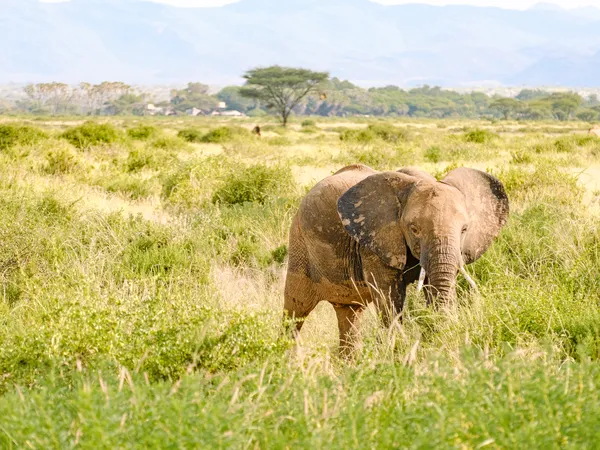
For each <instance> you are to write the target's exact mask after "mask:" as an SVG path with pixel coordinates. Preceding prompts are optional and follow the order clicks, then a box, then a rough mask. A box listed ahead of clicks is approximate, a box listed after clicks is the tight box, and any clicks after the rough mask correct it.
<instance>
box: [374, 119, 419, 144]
mask: <svg viewBox="0 0 600 450" xmlns="http://www.w3.org/2000/svg"><path fill="white" fill-rule="evenodd" d="M367 129H368V130H369V131H370V132H371V133H373V134H374V135H375V136H377V137H378V138H380V139H382V140H384V141H385V142H388V143H390V144H397V143H399V142H402V141H406V140H408V138H409V133H408V130H405V129H402V128H398V127H395V126H393V125H388V124H373V125H369V127H368V128H367Z"/></svg>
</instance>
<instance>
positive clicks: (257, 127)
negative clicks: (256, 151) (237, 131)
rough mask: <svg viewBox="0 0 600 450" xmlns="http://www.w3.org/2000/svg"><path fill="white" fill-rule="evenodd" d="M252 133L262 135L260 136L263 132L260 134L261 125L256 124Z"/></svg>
mask: <svg viewBox="0 0 600 450" xmlns="http://www.w3.org/2000/svg"><path fill="white" fill-rule="evenodd" d="M252 133H254V134H255V135H257V136H258V137H260V136H261V134H260V127H259V126H258V125H256V126H255V127H254V129H253V130H252Z"/></svg>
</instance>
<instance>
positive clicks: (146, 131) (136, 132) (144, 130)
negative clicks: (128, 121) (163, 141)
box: [127, 125, 158, 141]
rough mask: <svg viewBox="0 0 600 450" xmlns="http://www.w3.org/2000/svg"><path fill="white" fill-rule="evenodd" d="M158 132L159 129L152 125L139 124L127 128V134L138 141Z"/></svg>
mask: <svg viewBox="0 0 600 450" xmlns="http://www.w3.org/2000/svg"><path fill="white" fill-rule="evenodd" d="M157 134H158V130H157V129H156V128H155V127H153V126H152V125H137V126H135V127H133V128H130V129H129V130H127V135H128V136H129V137H130V138H132V139H136V140H138V141H146V140H148V139H150V138H152V137H154V136H156V135H157Z"/></svg>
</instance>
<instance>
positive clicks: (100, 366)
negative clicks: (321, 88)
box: [0, 118, 600, 449]
mask: <svg viewBox="0 0 600 450" xmlns="http://www.w3.org/2000/svg"><path fill="white" fill-rule="evenodd" d="M261 120H262V119H261ZM255 124H256V123H255V122H250V121H244V120H241V121H234V120H230V121H226V120H220V119H195V118H194V119H191V118H164V119H158V118H157V119H150V118H143V119H133V118H125V119H110V120H106V121H101V120H99V121H96V122H92V123H86V122H84V121H82V120H80V119H72V120H69V119H60V120H57V119H43V118H40V119H35V120H33V119H27V118H21V119H19V118H0V234H1V238H0V277H1V281H2V298H1V299H0V448H2V449H16V448H35V449H49V448H60V449H64V448H84V449H99V448H107V449H109V448H110V449H113V448H123V449H127V448H163V449H164V448H251V449H254V448H261V449H277V448H281V449H286V448H289V449H292V448H304V447H306V448H393V447H399V448H486V449H487V448H489V449H494V448H543V449H548V448H596V446H597V442H599V441H600V398H599V396H600V286H599V281H600V139H599V138H593V137H590V136H587V134H586V132H587V129H588V128H589V125H587V124H584V123H576V122H567V123H558V122H547V123H543V122H542V123H540V122H531V123H523V122H504V121H503V122H497V123H491V122H473V121H451V120H446V121H434V120H430V121H427V120H421V121H411V120H391V119H390V120H377V119H352V120H351V119H348V120H341V119H336V120H334V119H311V120H305V121H304V122H301V121H300V120H298V121H297V122H296V123H293V124H292V125H291V127H290V128H289V129H288V130H285V129H282V128H280V127H279V126H277V124H276V123H275V122H274V121H273V122H270V123H269V122H266V121H264V120H263V122H261V126H263V130H264V131H263V136H262V138H257V137H255V136H253V135H252V134H251V133H250V132H249V130H251V129H252V128H253V126H254V125H255ZM356 162H362V163H364V164H367V165H370V166H372V167H374V168H377V169H397V168H400V167H403V166H417V167H420V168H422V169H424V170H427V171H429V172H430V173H432V174H434V175H436V176H438V177H440V176H443V175H444V174H445V173H446V172H448V171H449V170H451V169H452V168H454V167H457V166H467V167H474V168H479V169H483V170H488V171H490V172H491V173H493V174H495V175H496V176H498V177H499V178H500V179H501V180H502V181H503V182H504V184H505V186H506V188H507V192H508V194H509V197H510V199H511V209H512V211H511V218H510V221H509V225H508V226H507V227H506V229H505V230H504V231H503V233H502V235H501V236H500V237H499V239H498V240H497V241H496V243H495V244H494V245H493V246H492V248H491V249H490V250H489V251H488V252H487V253H486V255H485V256H484V257H483V258H482V259H481V260H480V261H478V262H477V263H476V264H475V265H473V266H471V267H470V268H469V270H470V272H471V273H472V274H473V276H474V278H475V279H476V280H477V281H478V284H479V287H480V290H481V293H480V294H478V295H476V294H470V293H469V290H468V289H466V284H465V283H464V281H463V280H462V279H461V280H460V286H459V288H460V290H461V294H460V295H459V298H460V304H459V305H457V307H456V308H455V310H454V311H451V312H449V313H447V314H444V315H439V314H436V313H435V312H434V311H432V310H429V309H427V308H426V307H425V305H424V300H423V299H422V298H421V297H420V296H418V295H417V294H416V292H415V291H414V287H411V288H410V289H409V301H408V305H407V319H406V321H405V323H404V325H403V326H402V327H395V328H393V329H391V330H385V329H382V328H380V327H379V326H378V321H377V317H376V313H375V311H373V310H372V309H369V310H367V313H366V314H365V316H364V318H363V320H362V321H361V323H360V336H359V340H358V342H357V347H356V352H355V354H354V357H353V359H352V360H351V361H341V360H339V359H338V357H337V324H336V321H335V315H334V313H333V309H332V308H331V306H329V305H327V304H322V305H320V306H319V308H318V309H317V311H315V313H313V315H311V316H310V317H309V319H308V321H307V324H306V325H305V327H304V328H303V331H302V334H301V336H300V340H299V342H298V343H297V345H296V344H294V343H292V342H290V341H288V340H287V339H284V338H283V337H282V336H281V333H280V331H281V312H282V311H281V310H282V304H283V299H282V297H283V295H282V293H283V282H284V277H285V262H286V257H287V233H288V228H289V225H290V221H291V218H292V217H293V215H294V213H295V210H296V208H297V206H298V203H299V201H300V199H301V198H302V196H303V195H304V194H305V193H306V192H307V190H308V189H310V187H312V186H313V185H314V183H315V182H317V181H319V180H320V179H322V178H324V177H325V176H327V175H329V174H331V173H332V172H334V171H336V170H338V169H340V168H341V167H343V166H344V165H347V164H350V163H356Z"/></svg>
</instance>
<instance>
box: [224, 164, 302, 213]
mask: <svg viewBox="0 0 600 450" xmlns="http://www.w3.org/2000/svg"><path fill="white" fill-rule="evenodd" d="M292 184H293V181H292V173H291V171H290V169H289V168H284V167H273V168H270V167H266V166H262V165H256V166H251V167H247V168H245V169H243V170H242V171H241V172H239V173H233V174H231V175H229V176H228V177H227V178H226V179H225V180H224V184H223V185H222V186H221V187H220V188H219V189H218V190H217V191H216V192H215V193H214V195H213V203H224V204H228V205H235V204H243V203H246V202H255V203H260V204H263V203H264V202H265V201H266V200H267V199H268V198H269V197H276V196H278V195H279V194H280V193H281V192H282V191H284V190H286V189H289V188H290V187H291V186H292Z"/></svg>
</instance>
